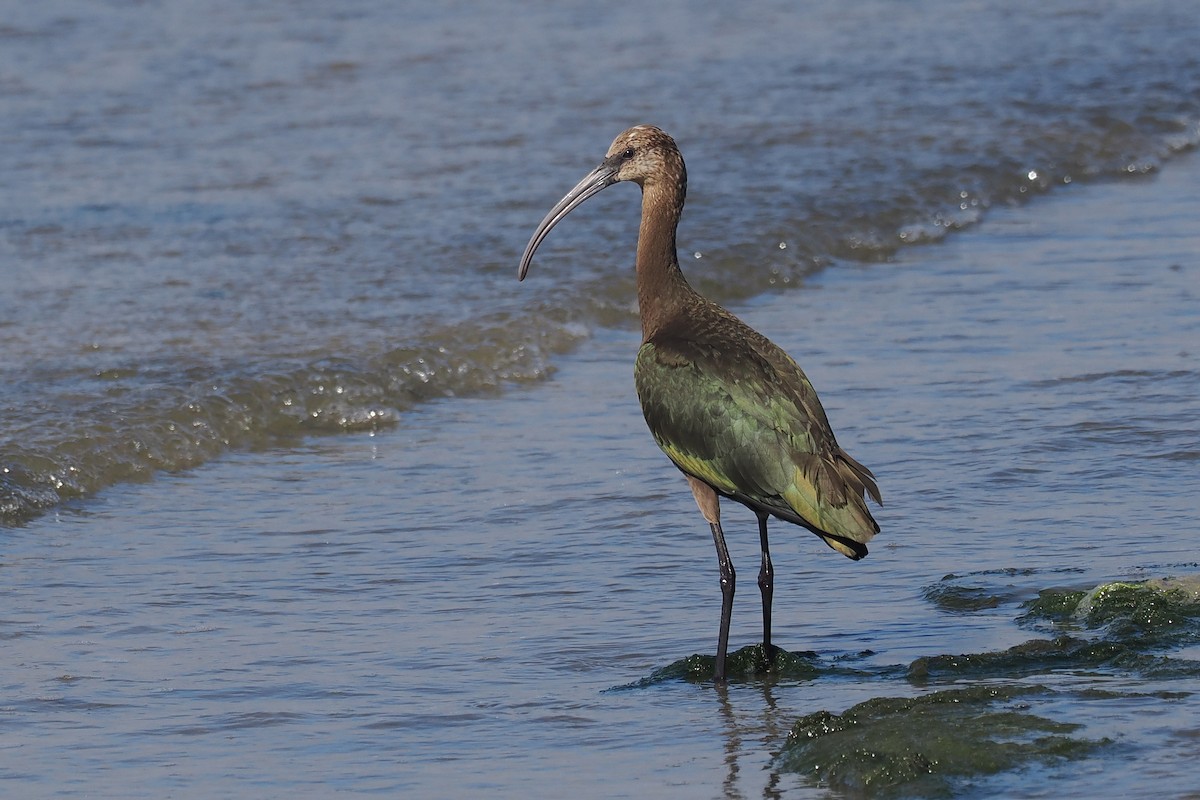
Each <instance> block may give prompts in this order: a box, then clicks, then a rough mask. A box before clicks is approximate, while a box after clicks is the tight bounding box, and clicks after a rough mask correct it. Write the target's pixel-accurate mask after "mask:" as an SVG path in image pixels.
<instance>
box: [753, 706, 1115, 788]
mask: <svg viewBox="0 0 1200 800" xmlns="http://www.w3.org/2000/svg"><path fill="white" fill-rule="evenodd" d="M1047 694H1051V692H1050V691H1049V690H1047V689H1045V688H1044V687H1040V686H972V687H967V688H961V689H950V690H945V691H940V692H933V693H931V694H927V695H924V696H921V697H916V698H897V697H880V698H874V699H871V700H867V701H866V702H863V703H859V704H858V705H856V706H853V707H852V708H850V709H848V710H847V711H845V712H844V713H842V714H840V715H836V714H832V713H830V712H828V711H819V712H817V713H814V714H809V715H807V716H805V717H802V718H801V719H799V720H798V721H797V722H796V724H795V725H794V726H793V727H792V731H791V733H790V734H789V736H788V740H787V743H786V744H785V745H784V747H783V750H782V751H781V752H780V753H779V755H778V756H777V758H776V763H777V765H778V767H779V768H780V769H781V770H783V771H788V772H796V773H800V774H802V775H805V776H807V777H808V778H809V779H810V780H811V781H812V782H814V783H816V784H820V785H824V786H827V787H830V788H834V789H840V790H843V791H848V792H852V793H855V794H858V793H863V794H866V793H869V794H870V795H871V796H893V797H895V796H918V797H950V796H953V795H954V794H955V793H956V786H958V785H959V784H960V783H962V782H963V781H967V780H970V779H975V778H980V777H984V776H988V775H994V774H996V773H1000V772H1005V771H1009V770H1014V769H1019V768H1021V767H1024V766H1027V765H1030V764H1035V763H1047V762H1054V761H1061V760H1071V759H1079V758H1085V757H1087V756H1088V755H1090V754H1091V753H1092V752H1094V751H1095V750H1096V749H1097V748H1099V747H1101V746H1103V745H1105V744H1107V743H1108V741H1109V740H1107V739H1101V740H1091V739H1083V738H1076V737H1073V736H1071V735H1069V734H1071V733H1073V732H1074V731H1076V730H1078V728H1079V727H1080V726H1078V725H1075V724H1072V723H1064V722H1056V721H1054V720H1051V719H1047V718H1045V717H1041V716H1038V715H1036V714H1032V713H1029V712H1028V711H1027V710H1026V709H1027V708H1028V704H1029V702H1030V700H1032V699H1034V698H1035V697H1036V696H1039V695H1047Z"/></svg>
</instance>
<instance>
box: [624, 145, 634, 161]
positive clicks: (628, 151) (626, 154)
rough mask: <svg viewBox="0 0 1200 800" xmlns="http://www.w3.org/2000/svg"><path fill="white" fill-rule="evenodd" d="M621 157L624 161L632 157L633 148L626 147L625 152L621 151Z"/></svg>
mask: <svg viewBox="0 0 1200 800" xmlns="http://www.w3.org/2000/svg"><path fill="white" fill-rule="evenodd" d="M621 158H623V159H625V160H626V161H628V160H629V159H631V158H633V148H632V147H626V148H625V152H623V153H621Z"/></svg>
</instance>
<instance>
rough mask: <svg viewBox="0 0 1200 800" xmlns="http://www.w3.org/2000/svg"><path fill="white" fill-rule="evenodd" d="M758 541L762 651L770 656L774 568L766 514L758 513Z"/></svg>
mask: <svg viewBox="0 0 1200 800" xmlns="http://www.w3.org/2000/svg"><path fill="white" fill-rule="evenodd" d="M758 541H759V544H760V545H761V546H762V565H761V566H760V567H759V568H758V590H759V591H760V592H762V606H763V652H764V653H765V654H766V656H767V658H770V657H771V598H772V597H773V596H774V593H775V568H774V567H772V566H771V551H770V549H769V548H768V547H767V515H766V514H762V513H760V514H759V515H758Z"/></svg>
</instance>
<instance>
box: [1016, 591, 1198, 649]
mask: <svg viewBox="0 0 1200 800" xmlns="http://www.w3.org/2000/svg"><path fill="white" fill-rule="evenodd" d="M1021 621H1022V622H1024V623H1027V624H1037V623H1038V622H1041V621H1049V622H1052V623H1054V624H1056V625H1057V626H1059V627H1067V628H1070V627H1074V628H1084V629H1089V630H1099V631H1100V632H1101V633H1102V635H1103V637H1104V638H1105V639H1106V640H1108V641H1119V642H1124V643H1128V644H1133V645H1138V646H1141V647H1167V646H1173V645H1183V644H1191V643H1194V642H1197V641H1200V576H1194V575H1189V576H1185V577H1175V578H1155V579H1151V580H1147V581H1139V582H1125V581H1116V582H1113V583H1104V584H1100V585H1099V586H1096V587H1095V588H1093V589H1091V590H1089V591H1072V590H1065V591H1064V590H1057V589H1047V590H1044V591H1042V592H1041V593H1039V595H1038V597H1037V599H1036V600H1033V601H1031V602H1030V603H1028V604H1027V605H1026V612H1025V614H1023V615H1022V617H1021Z"/></svg>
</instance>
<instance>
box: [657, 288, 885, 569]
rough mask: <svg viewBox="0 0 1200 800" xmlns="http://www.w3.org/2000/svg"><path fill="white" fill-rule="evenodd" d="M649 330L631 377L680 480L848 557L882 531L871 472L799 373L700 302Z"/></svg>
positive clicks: (780, 354) (764, 342)
mask: <svg viewBox="0 0 1200 800" xmlns="http://www.w3.org/2000/svg"><path fill="white" fill-rule="evenodd" d="M688 305H689V308H688V309H687V310H686V313H682V314H677V315H674V316H673V317H672V318H671V319H670V320H668V321H667V322H666V323H665V324H664V325H663V326H661V327H660V328H659V329H658V330H656V331H654V332H652V333H651V334H650V335H649V336H648V338H647V340H646V342H645V343H644V344H643V345H642V348H641V350H640V351H639V352H638V359H637V365H636V368H635V371H634V375H635V380H636V383H637V391H638V397H639V399H640V400H641V403H642V411H643V413H644V415H645V417H646V423H647V425H649V427H650V431H651V433H652V434H653V435H654V439H655V441H657V442H658V445H659V447H661V448H662V450H663V452H665V453H666V454H667V456H668V457H669V458H670V459H671V460H672V461H673V462H674V463H675V465H676V466H678V467H679V468H680V469H681V470H682V471H683V472H684V473H686V474H688V475H691V476H693V477H695V478H698V479H700V480H702V481H704V482H705V483H707V484H708V485H710V486H712V487H713V489H715V490H716V491H717V492H718V493H720V494H722V495H724V496H726V497H729V498H732V499H734V500H737V501H739V502H741V503H744V504H745V505H747V506H749V507H751V508H754V509H756V510H760V511H763V512H766V513H769V514H772V515H774V516H776V517H778V518H780V519H784V520H787V521H789V522H794V523H796V524H799V525H803V526H804V527H806V528H808V529H809V530H811V531H813V532H814V533H816V534H817V535H819V536H821V538H822V539H824V540H825V542H826V543H827V544H828V545H829V546H830V547H833V548H834V549H835V550H837V551H838V552H840V553H842V554H843V555H846V556H849V557H850V558H861V557H862V556H864V555H866V552H867V549H866V547H865V543H866V542H867V541H869V540H870V539H871V537H873V536H874V535H875V534H876V533H878V532H879V526H878V525H877V524H876V523H875V520H874V519H873V518H872V517H871V514H870V512H869V511H868V510H867V506H866V502H865V499H864V494H869V495H870V496H871V497H872V498H874V499H875V501H876V502H880V497H879V490H878V488H877V487H876V485H875V480H874V476H873V475H872V474H871V472H870V470H868V469H867V468H866V467H863V466H862V465H861V464H859V463H858V462H857V461H855V460H854V459H852V458H851V457H850V456H848V455H847V454H846V453H845V452H843V451H842V449H841V448H840V447H839V446H838V444H837V440H836V438H835V437H834V434H833V430H832V429H831V428H830V425H829V420H828V418H827V417H826V415H825V410H824V409H823V408H822V407H821V402H820V400H819V399H818V398H817V394H816V392H815V391H814V390H813V388H812V384H811V383H809V381H808V378H807V377H806V376H805V374H804V372H803V371H802V370H801V369H800V367H799V366H798V365H797V364H796V362H795V361H794V360H792V358H791V357H790V356H788V355H787V353H785V352H784V351H783V350H782V349H780V348H779V347H777V346H776V345H775V344H773V343H772V342H771V341H770V340H768V339H767V338H766V337H764V336H762V335H761V334H759V333H758V332H757V331H755V330H753V329H752V328H750V327H749V326H747V325H746V324H745V323H743V322H742V321H741V320H739V319H737V318H736V317H735V316H733V315H732V314H730V313H729V312H727V311H725V310H724V309H723V308H721V307H720V306H717V305H716V304H714V303H711V302H709V301H707V300H704V299H703V298H701V297H700V296H699V295H695V302H694V303H689V304H688Z"/></svg>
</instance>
